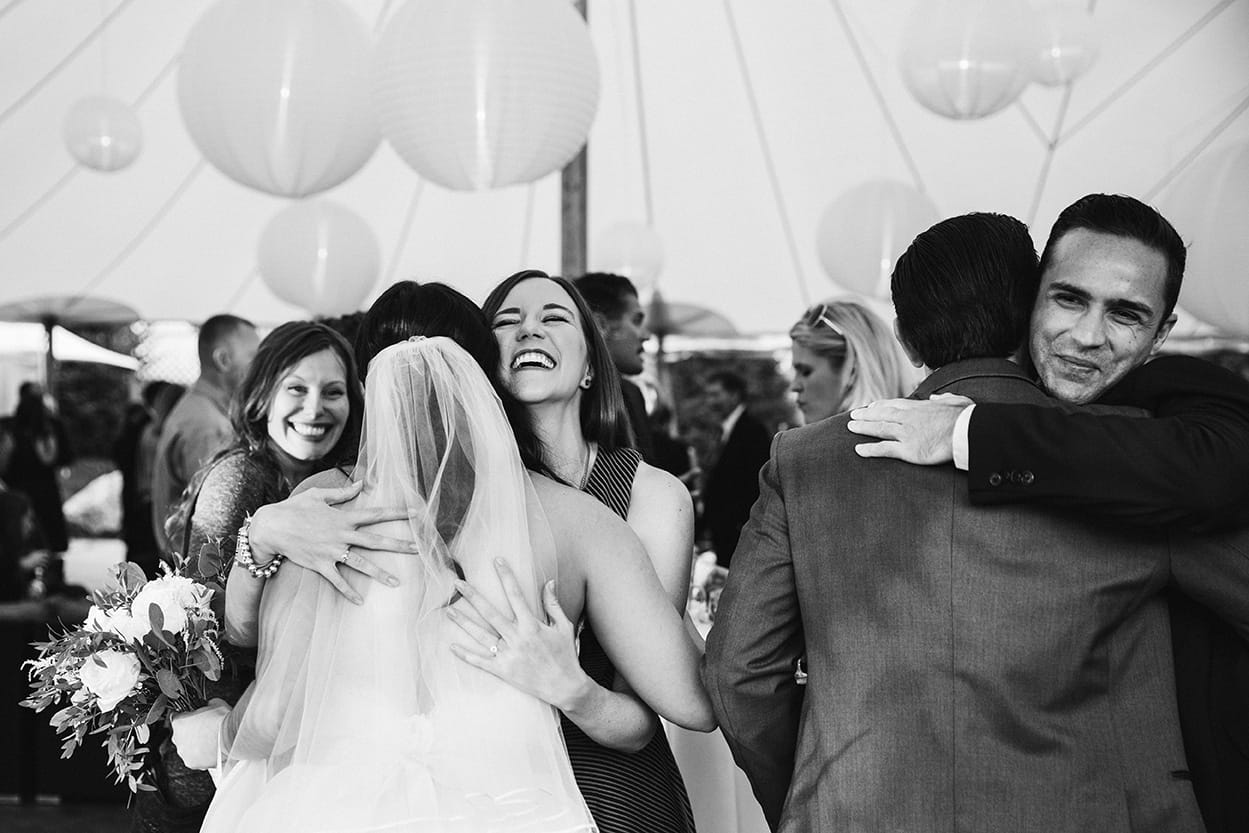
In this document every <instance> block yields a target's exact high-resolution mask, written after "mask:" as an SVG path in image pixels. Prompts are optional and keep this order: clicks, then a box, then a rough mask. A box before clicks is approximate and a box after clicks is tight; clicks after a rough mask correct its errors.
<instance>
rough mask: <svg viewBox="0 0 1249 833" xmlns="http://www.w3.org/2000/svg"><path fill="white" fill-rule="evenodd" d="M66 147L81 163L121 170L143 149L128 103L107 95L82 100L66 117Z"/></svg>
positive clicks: (136, 122) (137, 120) (141, 129)
mask: <svg viewBox="0 0 1249 833" xmlns="http://www.w3.org/2000/svg"><path fill="white" fill-rule="evenodd" d="M64 132H65V146H66V147H67V148H68V149H69V152H70V154H71V155H73V157H74V158H75V159H77V160H78V162H79V163H80V164H82V165H85V166H87V167H88V168H92V169H93V170H97V171H120V170H121V169H122V168H125V167H127V166H129V165H130V163H132V162H134V160H135V159H137V158H138V156H139V151H140V150H142V149H143V128H142V127H140V126H139V118H138V116H136V115H135V114H134V110H132V109H130V107H129V106H128V105H127V104H124V103H123V102H121V101H118V100H117V99H115V98H110V97H108V96H102V95H95V96H88V97H87V98H84V99H81V100H80V101H78V102H77V103H76V104H75V105H74V106H73V107H71V108H70V111H69V113H68V114H67V115H66V116H65V131H64Z"/></svg>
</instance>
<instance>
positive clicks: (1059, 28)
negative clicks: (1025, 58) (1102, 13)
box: [1032, 0, 1100, 87]
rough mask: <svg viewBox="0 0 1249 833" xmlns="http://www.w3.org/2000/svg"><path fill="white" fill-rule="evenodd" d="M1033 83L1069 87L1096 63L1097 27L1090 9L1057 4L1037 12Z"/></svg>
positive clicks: (1080, 3)
mask: <svg viewBox="0 0 1249 833" xmlns="http://www.w3.org/2000/svg"><path fill="white" fill-rule="evenodd" d="M1034 20H1035V21H1036V27H1037V28H1036V31H1037V40H1036V42H1035V44H1034V46H1033V61H1032V79H1033V80H1034V81H1036V82H1038V83H1040V84H1044V85H1046V86H1047V87H1057V86H1060V85H1062V84H1070V83H1071V82H1072V81H1074V80H1076V79H1077V78H1079V77H1080V76H1081V75H1083V74H1084V73H1085V72H1087V71H1088V68H1089V67H1091V66H1092V65H1093V62H1094V61H1096V60H1097V52H1098V48H1099V45H1100V44H1099V42H1098V37H1097V26H1096V25H1095V24H1094V23H1093V15H1091V14H1089V11H1088V6H1087V4H1085V3H1084V2H1083V0H1081V1H1080V2H1070V0H1068V2H1055V3H1051V4H1050V5H1047V6H1044V7H1042V8H1040V9H1038V10H1037V11H1036V16H1035V18H1034Z"/></svg>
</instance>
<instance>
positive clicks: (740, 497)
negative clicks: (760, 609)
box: [701, 370, 772, 567]
mask: <svg viewBox="0 0 1249 833" xmlns="http://www.w3.org/2000/svg"><path fill="white" fill-rule="evenodd" d="M703 398H704V399H705V401H706V403H707V410H708V411H710V412H711V414H712V416H714V417H716V418H717V419H719V420H720V444H719V447H718V451H717V452H716V454H715V462H714V463H713V464H712V466H711V470H710V472H709V473H708V475H707V482H706V484H705V486H704V487H703V514H702V518H701V523H702V527H703V529H705V531H706V532H707V533H708V534H709V536H710V537H711V546H712V549H713V550H715V553H716V562H717V563H718V564H719V565H720V566H721V567H728V566H729V565H730V563H731V562H732V560H733V552H734V550H735V549H736V548H737V539H738V536H740V535H741V534H742V525H743V524H745V523H746V519H747V518H749V517H750V507H751V506H753V505H754V502H755V500H756V499H757V498H758V497H759V468H760V467H761V466H762V465H763V464H764V463H765V462H767V459H768V447H769V445H770V444H771V441H772V437H771V435H770V434H769V433H768V430H767V429H766V428H764V427H763V423H761V422H759V420H757V419H755V418H754V417H753V416H751V415H750V413H749V412H748V411H747V410H746V380H744V379H743V378H742V377H741V376H738V375H737V374H736V373H733V372H732V371H728V370H721V371H718V372H716V373H712V374H711V375H709V376H708V377H707V379H706V380H705V381H704V382H703Z"/></svg>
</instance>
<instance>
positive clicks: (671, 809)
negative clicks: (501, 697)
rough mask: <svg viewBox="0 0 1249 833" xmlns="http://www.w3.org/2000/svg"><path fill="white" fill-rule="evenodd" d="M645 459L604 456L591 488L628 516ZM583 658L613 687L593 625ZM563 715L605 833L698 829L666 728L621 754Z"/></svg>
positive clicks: (584, 787) (577, 771)
mask: <svg viewBox="0 0 1249 833" xmlns="http://www.w3.org/2000/svg"><path fill="white" fill-rule="evenodd" d="M641 459H642V458H641V455H639V454H638V452H637V451H635V450H633V449H631V448H621V449H616V450H615V451H611V452H606V453H601V454H599V455H598V459H597V460H595V462H594V468H593V469H591V470H590V477H589V479H588V480H587V481H586V484H585V491H586V492H587V493H588V494H590V495H593V496H594V497H596V498H598V500H599V501H600V502H601V503H603V504H604V505H605V506H607V508H609V509H611V510H612V511H613V512H615V513H616V514H617V515H619V516H620V517H621V518H624V517H626V515H627V514H628V511H629V496H630V493H631V492H632V489H633V476H634V474H635V473H636V472H637V468H638V463H639V462H640V461H641ZM580 658H581V667H582V668H583V669H584V670H585V672H586V673H587V674H588V675H589V676H590V678H591V679H593V680H594V681H595V682H596V683H598V684H599V685H601V686H603V687H604V688H611V687H612V683H613V682H614V680H615V677H616V668H615V666H613V665H612V663H611V660H610V659H608V658H607V654H606V653H604V651H603V647H602V645H600V644H599V641H598V639H597V638H596V637H595V635H594V632H593V631H592V630H591V629H590V626H589V625H588V624H587V625H586V626H585V627H584V628H583V629H582V631H581V654H580ZM560 719H561V722H562V724H563V730H564V741H565V743H566V744H567V745H568V757H569V758H570V759H571V760H572V771H573V775H575V776H576V778H577V786H578V787H579V788H580V789H581V794H582V795H583V796H585V801H586V804H587V805H588V806H589V808H590V812H591V813H592V814H593V816H594V821H595V823H596V824H598V827H599V831H600V833H685V831H690V833H692V831H693V830H694V814H693V813H692V812H691V811H690V799H689V796H688V795H687V794H686V792H685V782H684V781H682V780H681V771H680V770H679V769H677V762H676V759H674V758H673V757H672V749H671V748H670V747H669V746H668V738H667V736H666V735H665V734H664V732H663V730H662V729H660V730H659V731H657V732H655V736H654V737H653V738H651V741H650V743H648V744H647V745H646V746H645V748H643V749H642V750H641V751H639V752H633V753H630V752H617V751H616V750H614V749H608V748H607V747H605V746H600V745H599V744H597V743H595V742H594V741H593V740H591V739H590V738H589V737H588V736H587V735H586V734H585V733H584V732H582V731H581V730H580V729H579V728H577V726H576V725H575V724H574V723H573V722H572V721H570V720H568V718H566V717H563V716H561V718H560Z"/></svg>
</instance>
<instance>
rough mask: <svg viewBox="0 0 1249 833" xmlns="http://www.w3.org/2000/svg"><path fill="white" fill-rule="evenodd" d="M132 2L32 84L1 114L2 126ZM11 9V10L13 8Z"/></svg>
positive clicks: (113, 13)
mask: <svg viewBox="0 0 1249 833" xmlns="http://www.w3.org/2000/svg"><path fill="white" fill-rule="evenodd" d="M132 2H134V0H121V2H120V3H118V4H117V6H116V8H114V9H113V10H112V11H111V12H109V13H108V15H107V16H105V18H104V19H103V20H101V21H100V22H99V24H98V25H97V26H96V27H95V28H94V29H92V30H91V31H90V32H88V33H87V36H86V37H85V38H83V39H82V40H81V41H79V42H78V44H77V45H76V46H74V48H73V49H71V50H70V51H69V52H68V53H66V55H65V57H63V58H61V60H59V61H57V63H56V66H54V67H52V69H50V70H48V71H47V72H46V73H44V76H43V77H42V78H40V79H39V80H38V81H36V82H35V83H34V84H32V85H31V86H30V89H28V90H26V92H24V93H22V94H21V95H20V96H19V97H18V99H17V101H14V102H13V103H12V104H10V105H9V106H8V107H6V108H5V109H4V112H2V113H0V124H4V122H5V121H7V120H8V118H9V116H11V115H13V114H14V113H16V112H17V111H18V110H19V109H21V107H22V105H24V104H25V103H26V102H27V101H30V99H32V98H34V97H35V95H36V94H38V92H39V91H40V90H42V89H43V88H44V87H45V86H46V85H47V83H48V82H49V81H51V80H52V79H53V78H55V77H56V75H57V73H59V72H60V71H61V70H63V69H65V67H67V66H69V64H70V63H71V62H72V61H73V60H74V59H75V58H77V57H78V56H79V55H81V54H82V51H83V50H84V49H86V48H87V47H88V46H90V45H91V43H92V42H93V41H94V40H95V39H96V38H97V37H99V36H100V33H101V32H103V31H104V30H105V29H107V28H108V25H109V24H110V23H112V22H113V18H115V17H117V15H119V14H121V13H122V11H124V10H125V9H126V7H127V6H129V5H130V4H131V3H132ZM9 8H11V6H10V7H9ZM6 10H7V9H6Z"/></svg>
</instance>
